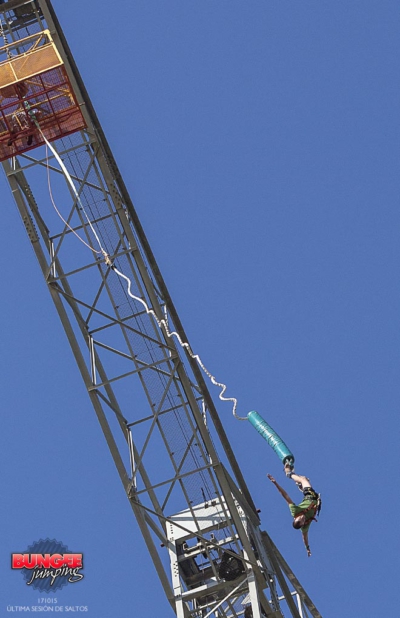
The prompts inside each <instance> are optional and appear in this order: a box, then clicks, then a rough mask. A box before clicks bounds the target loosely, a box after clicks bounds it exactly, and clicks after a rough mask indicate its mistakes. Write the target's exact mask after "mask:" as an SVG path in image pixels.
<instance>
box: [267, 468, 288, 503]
mask: <svg viewBox="0 0 400 618" xmlns="http://www.w3.org/2000/svg"><path fill="white" fill-rule="evenodd" d="M267 476H268V478H269V480H270V481H271V483H272V484H273V485H275V487H276V488H277V490H278V491H279V493H280V494H281V496H283V497H284V498H285V500H286V502H287V503H288V504H294V502H293V500H292V498H291V497H290V496H289V494H288V493H286V491H285V490H284V489H283V487H281V486H280V485H279V483H277V482H276V480H275V479H274V477H273V476H271V475H270V474H267Z"/></svg>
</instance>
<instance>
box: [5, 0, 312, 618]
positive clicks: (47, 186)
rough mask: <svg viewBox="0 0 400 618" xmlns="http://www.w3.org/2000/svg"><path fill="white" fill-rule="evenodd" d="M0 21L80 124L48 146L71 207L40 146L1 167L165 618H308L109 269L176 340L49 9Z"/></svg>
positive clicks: (195, 406) (210, 437)
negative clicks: (54, 69)
mask: <svg viewBox="0 0 400 618" xmlns="http://www.w3.org/2000/svg"><path fill="white" fill-rule="evenodd" d="M18 9H21V10H20V11H19V13H18ZM17 13H18V16H17ZM0 15H1V16H2V21H3V24H6V29H7V33H8V36H9V38H10V40H13V41H14V40H18V38H19V37H20V38H22V37H23V36H26V33H27V32H28V34H32V33H34V32H38V31H40V30H42V29H45V28H49V30H50V31H51V32H52V35H53V38H54V42H55V44H56V46H57V48H58V51H59V53H60V55H61V57H62V59H63V61H64V63H65V68H66V70H67V73H68V77H69V80H70V82H71V84H72V87H73V89H74V93H75V95H76V97H77V100H78V103H79V105H80V107H81V110H82V113H83V116H84V118H85V122H86V126H87V129H86V130H84V131H81V132H79V133H74V134H73V135H71V136H68V137H65V138H63V139H60V140H58V141H57V142H54V146H55V148H56V149H57V152H58V154H59V156H60V157H61V158H62V160H63V162H64V165H65V166H66V168H67V169H68V172H69V175H70V178H71V179H72V180H73V182H74V184H75V189H76V191H77V193H78V194H79V198H80V199H79V201H78V200H77V198H76V195H75V192H74V191H72V190H71V187H70V186H69V185H68V183H66V182H65V177H64V174H63V173H62V171H61V170H60V168H59V165H58V163H57V161H56V160H55V158H54V156H53V154H52V153H51V152H48V151H47V152H46V149H45V148H44V147H39V148H37V149H36V150H33V151H32V150H31V151H29V153H26V154H23V155H21V156H19V157H15V158H12V159H9V160H7V161H5V162H4V163H3V168H4V170H5V173H6V177H7V180H8V182H9V184H10V187H11V190H12V193H13V196H14V199H15V202H16V204H17V207H18V209H19V212H20V214H21V217H22V220H23V222H24V225H25V228H26V231H27V234H28V237H29V239H30V241H31V243H32V247H33V249H34V252H35V254H36V257H37V259H38V262H39V265H40V267H41V269H42V272H43V275H44V278H45V281H46V283H47V286H48V289H49V292H50V294H51V297H52V299H53V301H54V304H55V306H56V309H57V311H58V314H59V316H60V319H61V322H62V324H63V326H64V329H65V332H66V335H67V338H68V340H69V343H70V345H71V348H72V351H73V354H74V356H75V359H76V362H77V364H78V367H79V369H80V372H81V374H82V377H83V380H84V383H85V386H86V389H87V391H88V394H89V397H90V400H91V402H92V405H93V408H94V410H95V413H96V415H97V417H98V420H99V422H100V425H101V427H102V430H103V433H104V436H105V438H106V441H107V444H108V447H109V449H110V452H111V455H112V457H113V459H114V463H115V465H116V467H117V470H118V473H119V475H120V478H121V481H122V484H123V486H124V489H125V491H126V494H127V497H128V500H129V503H130V505H131V508H132V510H133V512H134V514H135V516H136V518H137V521H138V523H139V527H140V530H141V532H142V534H143V537H144V540H145V542H146V545H147V548H148V551H149V553H150V555H151V557H152V560H153V562H154V565H155V568H156V571H157V573H158V576H159V578H160V581H161V584H162V586H163V588H164V591H165V594H166V596H167V598H168V600H169V602H170V604H171V606H172V608H173V611H174V612H175V613H176V615H177V616H178V617H179V618H188V617H189V616H196V617H197V616H198V617H201V618H208V617H209V616H213V617H216V616H220V617H225V618H228V617H229V618H234V617H237V616H245V617H246V618H247V617H249V616H254V618H260V617H261V616H269V617H275V618H278V617H281V616H289V615H291V616H294V617H295V618H306V617H307V616H313V617H314V618H320V614H319V612H318V611H317V609H316V608H315V606H314V605H313V603H312V601H311V600H310V598H309V597H308V595H307V594H306V592H305V591H304V589H303V588H302V587H301V585H300V583H299V582H298V580H297V579H296V577H295V576H294V574H293V573H292V572H291V570H290V568H289V567H288V565H287V564H286V562H285V561H284V559H283V557H282V556H281V555H280V553H279V551H278V550H277V548H276V547H275V545H274V544H273V542H272V541H271V539H270V538H269V536H268V535H267V533H266V532H262V531H261V530H260V527H259V524H260V522H259V518H258V515H257V512H256V510H255V507H254V504H253V501H252V498H251V496H250V493H249V491H248V488H247V486H246V484H245V481H244V479H243V477H242V474H241V472H240V468H239V466H238V464H237V462H236V459H235V457H234V454H233V452H232V449H231V448H230V445H229V442H228V440H227V437H226V435H225V432H224V430H223V427H222V425H221V422H220V420H219V417H218V413H217V411H216V408H215V406H214V403H213V401H212V399H211V397H210V394H209V392H208V390H207V387H206V385H205V383H204V380H203V376H202V374H201V373H200V370H199V368H198V366H197V364H196V363H195V361H193V359H192V358H191V356H190V355H189V354H188V353H187V352H186V351H183V350H182V349H181V348H180V346H179V345H177V344H176V341H175V339H173V338H169V337H168V336H167V333H166V332H165V329H160V328H159V326H158V324H157V322H156V320H155V319H154V318H153V316H152V315H149V314H148V313H147V312H146V311H145V310H144V307H143V305H142V304H141V303H139V302H137V301H136V300H134V299H132V298H131V296H129V294H128V292H127V286H126V282H125V281H124V280H122V279H121V278H119V277H118V276H117V274H116V273H115V272H114V270H113V269H112V268H110V264H113V265H115V266H116V267H117V268H118V270H119V271H120V272H123V273H124V275H126V276H127V277H129V279H130V281H131V286H132V287H131V289H132V292H133V294H134V295H135V296H137V297H139V298H141V299H142V300H143V301H145V303H146V304H147V305H148V307H150V308H151V309H153V310H154V312H155V314H156V315H157V317H158V319H159V320H161V319H166V320H167V321H168V325H169V328H170V330H171V331H172V330H176V331H177V332H178V333H179V335H180V337H181V338H182V340H183V341H187V338H186V336H185V333H184V330H183V328H182V325H181V323H180V321H179V318H178V316H177V313H176V311H175V309H174V306H173V303H172V300H171V298H170V296H169V294H168V290H167V289H166V286H165V283H164V281H163V279H162V277H161V274H160V271H159V269H158V266H157V264H156V262H155V259H154V256H153V254H152V252H151V249H150V247H149V245H148V242H147V239H146V237H145V235H144V233H143V230H142V227H141V225H140V221H139V219H138V217H137V214H136V212H135V210H134V207H133V205H132V202H131V200H130V197H129V194H128V192H127V190H126V187H125V185H124V183H123V180H122V178H121V175H120V172H119V170H118V167H117V165H116V163H115V160H114V158H113V156H112V153H111V151H110V148H109V146H108V144H107V141H106V138H105V136H104V134H103V131H102V129H101V126H100V123H99V121H98V119H97V117H96V114H95V112H94V109H93V107H92V105H91V103H90V99H89V97H88V95H87V92H86V90H85V87H84V84H83V82H82V80H81V78H80V76H79V72H78V70H77V68H76V66H75V64H74V61H73V59H72V55H71V53H70V50H69V48H68V46H67V43H66V41H65V39H64V36H63V33H62V29H61V27H60V25H59V23H58V21H57V18H56V16H55V14H54V10H53V8H52V6H51V3H50V2H49V1H48V0H10V1H9V2H6V3H3V4H0ZM24 18H25V21H24ZM21 23H22V26H21ZM34 191H35V192H34ZM52 202H53V203H52ZM57 211H58V212H57ZM93 229H95V231H96V234H97V238H98V239H99V240H100V242H101V246H102V247H103V248H104V249H105V251H106V253H107V255H108V256H109V260H105V259H104V255H103V254H102V252H101V250H100V247H99V244H98V242H97V239H96V236H95V235H94V234H93ZM77 236H79V238H77ZM217 449H218V450H219V452H220V453H221V454H222V459H220V457H219V455H218V454H217Z"/></svg>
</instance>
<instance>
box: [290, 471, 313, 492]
mask: <svg viewBox="0 0 400 618" xmlns="http://www.w3.org/2000/svg"><path fill="white" fill-rule="evenodd" d="M290 478H291V479H292V480H293V481H294V482H295V483H298V484H299V485H301V487H302V489H305V488H306V487H312V485H311V481H310V479H308V478H307V477H306V476H301V475H300V474H295V473H294V472H293V474H291V475H290Z"/></svg>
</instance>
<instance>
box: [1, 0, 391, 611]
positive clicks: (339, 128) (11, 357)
mask: <svg viewBox="0 0 400 618" xmlns="http://www.w3.org/2000/svg"><path fill="white" fill-rule="evenodd" d="M113 6H115V7H116V8H111V5H110V3H109V2H106V0H98V1H96V2H93V1H88V0H87V1H86V2H80V1H79V0H72V1H70V2H65V1H61V0H54V7H55V9H56V11H57V14H58V17H59V19H60V22H61V24H62V26H63V28H64V32H65V34H66V36H67V39H68V41H69V44H70V47H71V49H72V52H73V54H74V56H75V59H76V61H77V64H78V66H79V69H80V71H81V74H82V76H83V78H84V80H85V83H86V86H87V88H88V91H89V94H90V96H91V98H92V101H93V103H94V105H95V108H96V110H97V113H98V115H99V118H100V120H101V122H102V125H103V128H104V130H105V133H106V135H107V138H108V140H109V142H110V145H111V147H112V149H113V152H114V155H115V157H116V159H117V161H118V164H119V165H120V168H121V171H122V174H123V176H124V179H125V182H126V184H127V185H128V188H129V190H130V192H131V195H132V198H133V201H134V203H135V205H136V208H137V211H138V214H139V216H140V218H141V221H142V224H143V227H144V229H145V232H146V234H147V236H148V239H149V241H150V243H151V246H152V248H153V251H154V253H155V256H156V258H157V261H158V263H159V265H160V268H161V271H162V273H163V276H164V278H165V280H166V283H167V286H168V288H169V290H170V293H171V296H172V298H173V300H174V303H175V305H176V307H177V310H178V312H179V314H180V317H181V320H182V322H183V325H184V327H185V329H186V332H187V334H188V336H189V339H190V342H191V345H192V348H193V349H194V350H195V351H196V352H198V353H199V354H200V355H201V357H202V359H203V360H204V362H205V363H206V365H207V367H209V368H210V369H211V370H212V372H213V373H214V375H216V377H217V378H218V379H221V380H222V381H224V382H225V383H226V384H227V385H228V389H229V394H232V395H233V396H235V397H237V398H238V399H239V413H240V414H241V413H243V415H245V414H246V413H247V412H248V411H249V410H252V409H256V410H258V411H259V412H260V413H261V414H262V415H263V416H264V417H265V418H266V419H267V420H268V421H269V422H270V423H271V424H272V425H273V426H274V427H275V428H276V430H277V431H278V432H279V433H280V434H281V436H282V437H283V438H284V440H285V441H286V442H287V444H288V445H289V446H290V448H291V449H292V450H293V452H294V453H295V456H296V461H297V469H298V471H299V472H301V473H305V474H306V475H308V476H309V477H310V478H311V480H312V482H313V484H314V486H315V487H316V489H318V490H319V491H321V492H322V494H323V510H322V512H321V518H320V521H319V522H318V524H313V529H312V530H311V531H310V542H311V548H312V552H313V555H312V558H310V559H307V557H306V554H305V552H304V548H303V547H302V543H301V539H300V538H299V534H298V533H296V532H295V531H294V530H293V529H292V528H291V525H290V515H289V512H288V510H287V507H286V505H285V503H284V502H283V500H282V499H281V498H280V496H279V495H278V493H277V492H276V490H275V489H274V487H273V486H272V485H271V484H270V483H269V482H268V481H267V480H266V473H267V472H270V473H272V474H274V475H275V476H276V477H277V478H279V479H281V481H282V484H283V485H284V487H285V488H286V489H287V490H288V491H289V492H291V493H292V494H293V497H295V496H296V497H299V496H300V494H298V493H297V490H296V489H293V488H292V486H291V484H290V482H289V481H287V480H286V479H285V478H284V476H283V474H282V472H281V465H280V462H279V460H278V459H277V458H276V456H275V455H274V453H273V452H272V451H271V450H270V449H269V447H268V446H267V445H266V443H265V442H264V441H263V440H262V439H261V438H260V437H259V436H258V434H256V432H255V431H254V430H253V429H252V428H251V427H250V425H243V424H241V423H239V422H238V421H236V420H235V419H233V417H232V416H231V413H230V407H229V405H224V404H220V403H218V410H219V413H220V416H221V418H222V419H223V420H224V424H225V428H226V431H227V433H228V436H229V439H230V440H231V443H232V446H233V448H234V451H235V453H236V456H237V458H238V460H239V463H240V465H241V467H242V470H243V473H244V475H245V478H246V480H247V482H248V485H249V487H250V490H251V493H252V496H253V499H254V501H255V503H256V505H257V506H258V507H259V508H260V509H261V518H262V527H263V528H264V529H266V530H267V531H268V532H269V534H270V535H271V536H272V538H273V539H274V541H275V543H276V544H277V546H278V547H279V549H280V550H281V552H282V553H283V555H284V557H285V558H286V560H287V561H288V563H289V564H290V566H291V568H292V569H293V571H294V572H295V574H296V575H297V576H298V578H299V579H300V581H301V582H302V584H303V585H304V587H305V588H306V590H307V592H308V594H309V595H310V596H311V598H312V599H313V601H314V603H315V605H316V606H317V608H318V609H319V611H320V612H321V614H322V615H323V616H324V618H330V617H333V616H338V615H340V616H341V617H342V616H343V618H347V617H349V618H350V617H353V616H355V617H358V616H365V617H369V616H371V618H372V616H377V615H382V616H388V617H391V616H393V617H395V616H396V615H397V614H396V609H395V608H396V606H397V599H396V597H395V590H396V585H397V566H398V555H399V547H398V538H399V535H398V526H397V518H396V517H395V513H396V512H397V510H398V509H399V506H400V500H399V497H398V495H397V493H396V481H397V479H396V476H397V465H398V464H397V458H396V455H397V452H398V445H397V442H398V435H399V420H398V419H399V402H400V397H399V370H400V336H399V314H400V312H399V310H400V306H399V305H400V295H399V285H398V281H399V263H400V243H399V230H400V212H399V178H400V174H399V148H398V145H399V111H398V110H399V102H400V101H399V98H400V97H399V87H398V75H399V60H398V58H399V57H400V55H399V51H400V50H399V46H400V44H399V36H398V24H399V17H400V6H399V4H398V3H397V2H394V0H393V1H392V0H380V1H379V2H378V1H372V0H362V1H361V0H359V1H356V0H347V1H344V0H336V1H335V2H327V1H326V0H302V1H300V0H285V1H284V2H283V1H279V0H250V1H249V2H245V1H244V0H229V1H228V0H197V1H194V0H170V1H169V2H166V1H164V0H146V1H144V0H135V2H129V1H127V0H125V1H123V0H121V1H120V2H118V3H115V4H114V5H113ZM1 187H2V188H1V192H2V196H3V199H2V213H3V219H2V226H1V230H0V238H1V243H2V269H1V280H2V290H3V292H2V293H3V302H2V306H1V311H2V322H3V333H2V338H1V343H0V349H1V364H2V367H1V375H2V378H3V380H2V398H1V404H0V405H1V414H2V419H3V421H2V423H3V424H2V429H3V430H2V433H1V437H0V463H1V469H2V475H1V476H2V482H1V488H2V495H3V501H4V502H3V504H5V508H3V509H2V518H1V521H2V534H1V555H0V569H1V579H2V582H3V583H4V584H5V585H3V583H2V586H1V592H0V615H1V616H2V615H6V606H7V605H24V604H30V605H31V604H34V602H35V600H36V597H37V594H35V593H34V591H32V590H31V589H29V588H28V587H27V586H25V584H23V581H22V577H20V576H19V574H18V573H12V572H11V570H10V567H9V555H10V553H11V552H17V551H23V550H24V549H25V548H26V547H27V546H28V545H29V544H31V543H32V542H33V541H36V540H38V539H40V538H46V537H50V538H56V539H59V540H60V541H62V542H63V543H64V544H66V545H68V547H69V548H70V549H71V550H73V551H78V552H80V551H83V552H84V553H85V560H86V562H85V564H86V573H87V575H86V578H85V581H84V582H82V583H80V584H77V585H76V586H68V587H67V588H66V589H65V590H63V591H62V598H63V602H64V601H65V604H69V603H70V604H71V605H75V604H79V605H87V606H88V607H89V615H90V616H93V617H96V618H108V617H109V616H118V617H121V618H125V617H128V616H131V615H146V616H149V617H152V616H160V615H162V616H172V615H173V613H172V611H171V610H170V608H169V605H168V603H167V601H166V599H165V598H164V595H163V592H162V589H161V585H160V584H159V582H158V578H157V575H156V573H155V570H154V568H153V565H152V562H151V560H150V557H149V556H148V555H147V553H146V550H145V546H144V542H143V540H142V537H141V535H140V532H139V529H138V527H137V525H136V521H135V520H134V517H133V515H132V513H131V510H130V507H129V505H128V502H127V500H126V497H125V495H124V491H123V489H122V487H121V485H120V481H119V479H118V477H117V473H116V471H115V469H114V465H113V463H112V461H111V456H110V455H109V452H108V449H107V446H106V444H105V441H104V439H103V437H102V434H101V431H100V427H99V426H98V423H97V420H96V418H95V415H94V412H93V411H92V409H91V406H90V402H89V400H88V397H87V395H86V393H85V389H84V386H83V384H82V383H81V377H80V375H79V372H78V369H77V367H76V366H75V362H74V360H73V357H72V353H71V352H70V349H69V346H68V343H67V341H66V337H65V334H64V331H63V329H62V326H61V324H60V323H59V321H58V317H57V315H56V312H55V309H54V307H53V304H52V301H51V299H50V296H49V294H48V292H47V290H46V285H45V283H44V281H43V279H42V275H41V273H40V270H39V267H38V265H37V263H36V262H35V258H34V255H33V252H32V250H31V247H30V244H29V241H28V239H27V237H26V234H25V231H24V228H23V226H22V224H21V222H20V220H19V215H18V213H17V210H16V207H15V206H14V203H13V200H12V197H11V195H10V192H9V189H8V185H7V182H6V180H5V178H4V177H3V179H2V180H1ZM35 190H37V191H38V192H39V193H41V192H43V191H44V190H45V188H43V187H34V191H35ZM49 207H50V206H49ZM215 395H217V393H215ZM296 494H297V495H296Z"/></svg>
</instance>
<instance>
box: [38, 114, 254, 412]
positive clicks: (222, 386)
mask: <svg viewBox="0 0 400 618" xmlns="http://www.w3.org/2000/svg"><path fill="white" fill-rule="evenodd" d="M35 124H36V126H37V128H38V130H39V131H40V134H41V136H42V138H43V140H44V142H45V144H46V153H47V148H50V150H51V151H52V153H53V154H54V156H55V158H56V160H57V161H58V164H59V165H60V167H61V169H62V171H63V173H64V176H65V178H66V179H67V181H68V183H69V185H70V186H71V188H72V190H73V192H74V195H75V197H76V200H77V202H78V203H79V206H80V207H81V209H82V212H83V213H84V215H85V217H86V220H87V222H88V224H89V226H90V229H91V230H92V232H93V235H94V237H95V238H96V240H97V242H98V245H99V247H100V251H96V250H95V249H93V247H91V246H90V245H88V244H87V243H86V242H85V241H84V240H83V239H82V238H81V237H80V236H79V234H77V233H76V232H75V230H73V229H72V228H71V227H70V225H69V224H68V223H67V222H66V221H65V220H64V219H63V217H62V216H61V214H60V213H59V211H58V209H57V207H56V206H55V204H54V201H53V197H52V192H51V186H50V176H49V166H48V160H47V174H48V184H49V189H50V197H51V201H52V203H53V206H54V208H55V210H56V212H57V214H58V215H59V216H60V218H61V219H62V221H63V222H64V223H65V225H67V226H68V227H69V228H70V229H71V231H72V232H74V234H75V235H76V236H77V238H78V239H79V240H80V241H81V242H82V243H83V244H84V245H86V246H87V247H89V249H91V250H92V251H94V252H95V253H102V254H103V256H104V259H105V262H106V264H107V266H109V267H110V268H111V269H112V270H113V271H114V272H115V274H116V275H118V276H119V277H120V278H121V279H124V280H125V281H126V283H127V292H128V295H129V296H130V297H131V298H132V299H133V300H136V301H137V302H139V303H141V304H142V305H143V307H144V308H145V310H146V313H147V314H148V315H152V316H153V317H154V319H155V321H156V322H157V324H158V327H159V328H160V329H161V330H162V329H164V332H165V334H166V335H167V337H168V338H170V339H171V338H172V337H175V338H176V339H177V340H178V342H179V345H180V346H181V348H184V349H185V350H186V351H187V352H188V354H189V355H190V356H191V358H193V359H194V360H195V361H196V362H197V364H198V365H199V367H200V368H201V369H202V370H203V371H204V373H205V374H206V376H207V377H208V378H209V379H210V381H211V382H212V384H214V386H217V387H219V388H220V389H221V390H220V393H219V395H218V397H219V399H220V400H221V401H231V402H232V404H233V405H232V414H233V416H234V417H235V418H237V419H238V420H239V421H246V420H247V417H246V416H244V417H242V416H238V415H237V414H236V409H237V403H238V402H237V399H236V398H235V397H224V393H225V391H226V389H227V386H226V385H225V384H223V383H222V382H217V380H216V378H215V377H214V376H213V375H212V373H210V371H208V369H207V367H206V366H205V365H204V364H203V362H202V360H201V358H200V356H199V355H198V354H194V353H193V352H192V350H191V348H190V345H189V344H188V343H187V342H186V341H182V339H181V337H180V335H179V333H177V332H176V331H172V332H171V331H170V330H169V326H168V318H167V312H166V310H165V319H161V320H160V319H159V318H158V317H157V315H156V313H155V311H154V310H153V309H150V308H149V306H148V305H147V303H146V302H145V301H144V300H143V299H142V298H140V297H139V296H136V295H135V294H133V293H132V292H131V286H132V282H131V280H130V279H129V277H127V276H126V275H124V274H123V273H121V272H120V271H119V270H118V269H117V268H116V267H115V266H114V264H112V262H111V259H110V256H109V255H108V253H107V252H106V251H105V249H104V248H103V247H102V244H101V242H100V239H99V237H98V235H97V233H96V230H95V229H94V227H93V225H92V223H91V221H90V219H89V217H88V215H87V214H86V211H85V208H84V206H83V204H82V202H81V199H80V197H79V194H78V191H77V190H76V187H75V184H74V182H73V180H72V178H71V176H70V174H69V172H68V170H67V168H66V167H65V165H64V163H63V161H62V159H61V157H60V156H59V154H58V152H57V151H56V150H55V149H54V148H53V146H52V145H51V144H50V142H49V141H48V140H47V139H46V137H45V136H44V134H43V132H42V130H41V128H40V126H39V124H38V123H37V121H36V119H35Z"/></svg>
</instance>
